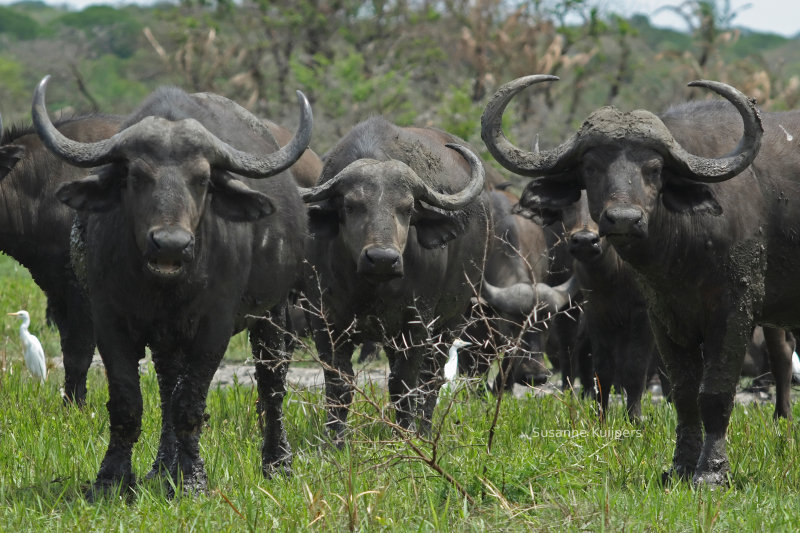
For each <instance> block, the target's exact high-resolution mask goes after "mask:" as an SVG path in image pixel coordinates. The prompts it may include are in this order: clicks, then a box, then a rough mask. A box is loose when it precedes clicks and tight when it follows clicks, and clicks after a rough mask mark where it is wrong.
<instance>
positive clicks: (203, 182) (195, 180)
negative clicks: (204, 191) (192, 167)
mask: <svg viewBox="0 0 800 533" xmlns="http://www.w3.org/2000/svg"><path fill="white" fill-rule="evenodd" d="M210 177H211V176H210V175H209V173H207V172H204V173H201V174H196V175H195V176H193V177H192V185H194V186H195V187H198V188H206V187H208V180H209V179H210Z"/></svg>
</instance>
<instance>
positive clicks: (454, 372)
mask: <svg viewBox="0 0 800 533" xmlns="http://www.w3.org/2000/svg"><path fill="white" fill-rule="evenodd" d="M471 344H472V343H471V342H467V341H462V340H461V339H456V340H454V341H453V344H452V346H450V349H449V350H448V351H447V362H446V363H445V364H444V379H445V380H447V381H446V382H445V383H444V385H442V388H441V390H440V391H439V396H442V395H446V394H449V393H450V389H451V387H452V385H451V383H453V382H454V381H455V379H456V378H457V377H458V349H459V348H463V347H464V346H469V345H471Z"/></svg>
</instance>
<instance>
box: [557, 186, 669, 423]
mask: <svg viewBox="0 0 800 533" xmlns="http://www.w3.org/2000/svg"><path fill="white" fill-rule="evenodd" d="M574 205H576V206H578V209H577V214H578V216H577V221H576V222H577V223H576V224H575V225H573V227H571V228H569V232H568V235H569V237H568V241H567V243H568V248H569V251H570V253H571V254H572V255H573V256H574V257H575V259H576V261H575V263H574V266H573V268H574V272H575V277H576V278H577V280H578V284H579V285H580V288H581V291H582V292H583V295H584V304H583V312H584V314H585V317H586V329H587V334H588V337H589V342H590V345H591V352H592V357H591V362H592V368H593V373H594V376H595V379H596V380H597V398H598V400H599V403H600V405H599V407H600V413H601V416H604V415H605V413H606V412H607V411H608V398H609V394H610V392H611V387H612V386H613V385H614V384H615V381H617V380H618V386H621V387H622V388H623V389H624V390H625V395H626V403H627V413H628V418H629V419H630V420H632V421H638V420H639V419H640V417H641V415H642V404H641V400H642V394H643V393H644V391H645V388H646V387H647V381H648V378H649V377H650V369H651V368H652V367H653V366H654V365H657V366H660V356H659V354H658V349H657V348H656V343H655V339H654V338H653V332H652V330H651V329H650V319H649V318H648V315H647V302H646V301H645V298H644V295H643V294H642V291H641V290H640V289H639V285H638V284H637V282H636V280H635V278H634V276H635V274H634V271H633V269H632V268H631V267H630V266H629V265H628V264H627V263H625V262H624V261H622V259H620V257H619V255H618V254H617V252H616V250H614V248H613V247H612V246H611V245H610V244H609V242H608V240H607V239H606V238H604V237H600V235H599V233H598V229H597V224H596V223H595V222H594V221H593V220H592V219H591V217H590V216H589V205H588V202H587V200H586V195H585V193H584V194H582V196H581V199H580V200H579V201H578V202H577V203H576V204H574Z"/></svg>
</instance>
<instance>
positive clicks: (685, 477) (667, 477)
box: [661, 465, 694, 486]
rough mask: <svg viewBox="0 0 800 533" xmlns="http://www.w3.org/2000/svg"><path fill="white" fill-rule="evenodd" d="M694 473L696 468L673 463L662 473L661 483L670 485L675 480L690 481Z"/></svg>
mask: <svg viewBox="0 0 800 533" xmlns="http://www.w3.org/2000/svg"><path fill="white" fill-rule="evenodd" d="M693 475H694V468H690V467H688V466H685V465H673V466H672V467H671V468H670V469H669V470H667V471H666V472H664V473H662V474H661V484H662V485H664V486H669V485H670V484H671V483H672V482H673V481H689V480H691V479H692V476H693Z"/></svg>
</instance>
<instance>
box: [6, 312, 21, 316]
mask: <svg viewBox="0 0 800 533" xmlns="http://www.w3.org/2000/svg"><path fill="white" fill-rule="evenodd" d="M6 314H7V315H8V316H19V313H6Z"/></svg>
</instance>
